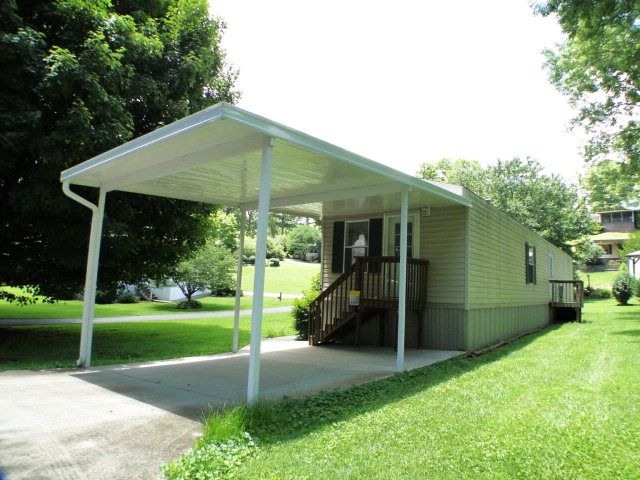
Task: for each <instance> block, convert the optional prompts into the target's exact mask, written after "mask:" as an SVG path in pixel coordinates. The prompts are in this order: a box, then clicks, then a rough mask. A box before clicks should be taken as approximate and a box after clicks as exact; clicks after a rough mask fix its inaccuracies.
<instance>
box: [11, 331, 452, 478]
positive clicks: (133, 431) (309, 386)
mask: <svg viewBox="0 0 640 480" xmlns="http://www.w3.org/2000/svg"><path fill="white" fill-rule="evenodd" d="M248 353H249V352H248V349H245V350H241V351H240V352H238V353H236V354H223V355H212V356H208V357H193V358H183V359H177V360H170V361H158V362H146V363H141V364H132V365H117V366H106V367H99V368H92V369H88V370H84V371H78V370H67V371H42V372H2V373H0V392H1V393H0V412H2V417H1V418H2V419H1V420H0V465H3V466H4V467H5V468H6V469H7V473H8V479H9V480H16V479H85V478H91V479H103V478H104V479H107V478H108V479H111V480H114V479H143V478H144V479H146V478H160V477H161V475H160V471H159V466H160V465H161V464H162V463H164V462H166V461H168V460H169V459H172V458H176V457H178V456H179V455H180V453H182V452H183V451H185V450H187V449H188V448H189V447H191V446H192V444H193V441H194V439H195V438H196V437H197V435H199V433H200V431H201V425H200V422H199V420H200V419H201V416H202V413H203V411H204V410H206V409H207V408H209V407H212V408H222V407H224V406H230V405H233V404H236V403H240V402H242V401H243V400H244V398H245V395H246V381H247V372H248ZM460 354H462V352H456V351H433V350H407V354H406V359H407V369H413V368H418V367H421V366H425V365H429V364H432V363H435V362H439V361H442V360H446V359H449V358H452V357H455V356H458V355H460ZM394 366H395V353H394V352H393V350H391V349H381V348H370V347H366V348H365V347H363V348H362V349H359V350H358V349H356V348H354V347H349V346H330V347H309V346H308V345H307V343H306V342H300V341H296V340H294V339H293V338H291V337H284V338H280V339H271V340H265V341H264V342H263V344H262V367H261V395H262V397H263V398H265V399H269V400H277V399H280V398H282V397H283V396H294V397H295V396H303V395H308V394H310V393H313V392H317V391H320V390H329V389H333V388H338V387H344V386H348V385H353V384H357V383H363V382H367V381H371V380H374V379H377V378H381V377H384V376H388V375H391V374H393V371H394Z"/></svg>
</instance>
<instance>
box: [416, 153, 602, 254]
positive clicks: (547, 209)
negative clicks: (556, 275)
mask: <svg viewBox="0 0 640 480" xmlns="http://www.w3.org/2000/svg"><path fill="white" fill-rule="evenodd" d="M420 173H421V174H422V175H423V178H425V180H435V179H439V180H444V181H446V182H449V183H455V184H462V185H464V186H465V187H467V188H469V189H470V190H472V191H474V193H476V194H477V195H479V196H481V197H483V198H488V199H490V200H491V203H492V204H493V205H494V206H496V207H497V208H499V209H500V210H502V211H503V212H505V213H507V214H509V215H510V216H511V217H512V218H514V219H515V220H516V221H518V222H519V223H521V224H523V225H525V226H526V227H528V228H530V229H531V230H533V231H534V232H537V233H538V234H539V235H541V236H542V237H544V238H545V239H547V240H548V241H550V242H551V243H553V244H554V245H556V246H558V247H560V248H562V249H563V250H565V251H567V252H569V253H570V252H571V247H570V243H571V242H573V241H576V240H578V239H580V238H582V237H584V236H585V235H588V234H590V233H593V232H595V231H596V229H597V224H596V223H595V222H593V220H591V218H590V217H589V212H588V210H587V207H586V205H585V202H584V200H583V199H582V198H581V197H580V196H579V195H578V191H577V188H576V187H575V185H570V184H567V183H565V182H564V181H563V180H562V179H561V178H560V177H559V176H557V175H546V174H544V173H543V169H542V166H541V165H540V164H539V163H538V162H537V161H535V160H533V159H530V158H527V159H525V160H521V159H520V158H517V157H516V158H513V159H512V160H508V161H501V160H499V161H498V162H496V163H495V164H494V165H490V166H488V167H487V168H485V169H483V168H482V167H480V165H479V164H478V163H477V162H473V161H467V160H456V161H454V162H451V161H449V160H446V161H441V162H438V163H437V164H436V168H435V169H429V168H427V167H426V166H425V165H423V166H422V168H421V169H420ZM425 175H428V176H426V177H425ZM434 176H435V178H434Z"/></svg>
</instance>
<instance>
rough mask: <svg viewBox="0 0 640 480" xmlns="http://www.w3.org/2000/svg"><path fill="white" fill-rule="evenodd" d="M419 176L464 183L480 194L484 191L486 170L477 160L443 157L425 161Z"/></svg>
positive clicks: (426, 178) (459, 183)
mask: <svg viewBox="0 0 640 480" xmlns="http://www.w3.org/2000/svg"><path fill="white" fill-rule="evenodd" d="M418 176H419V177H422V178H424V179H425V180H434V181H437V182H444V183H453V184H455V185H464V186H465V187H467V188H468V189H469V190H471V191H472V192H474V193H477V194H478V195H482V192H483V191H484V177H485V171H484V170H483V169H482V166H481V165H480V164H479V163H478V162H476V161H475V160H464V159H462V158H460V159H458V160H450V159H448V158H443V159H442V160H439V161H438V162H436V163H428V162H424V163H423V164H422V165H420V170H419V171H418Z"/></svg>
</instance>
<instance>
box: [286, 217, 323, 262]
mask: <svg viewBox="0 0 640 480" xmlns="http://www.w3.org/2000/svg"><path fill="white" fill-rule="evenodd" d="M287 249H288V251H289V253H290V254H291V255H298V256H299V257H300V258H302V259H304V258H305V257H306V256H307V253H308V252H317V251H318V250H319V249H320V232H319V231H318V229H317V228H316V227H312V226H310V225H297V226H296V227H294V228H293V229H292V230H290V231H289V233H288V234H287Z"/></svg>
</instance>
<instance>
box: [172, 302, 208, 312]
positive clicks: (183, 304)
mask: <svg viewBox="0 0 640 480" xmlns="http://www.w3.org/2000/svg"><path fill="white" fill-rule="evenodd" d="M176 308H179V309H181V310H187V309H191V308H202V304H201V303H200V302H199V301H198V300H182V301H181V302H178V303H177V305H176Z"/></svg>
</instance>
